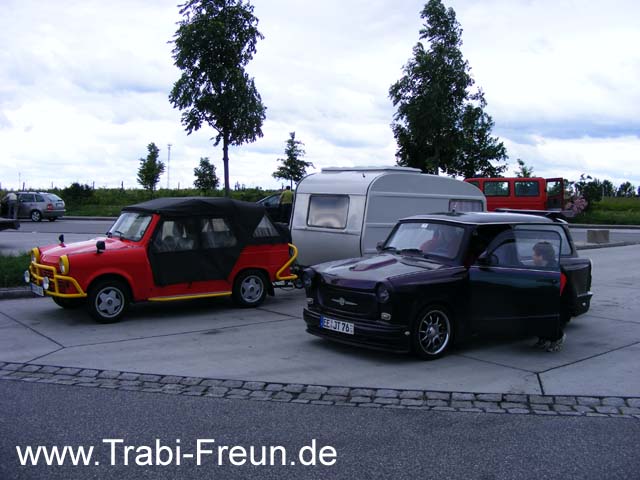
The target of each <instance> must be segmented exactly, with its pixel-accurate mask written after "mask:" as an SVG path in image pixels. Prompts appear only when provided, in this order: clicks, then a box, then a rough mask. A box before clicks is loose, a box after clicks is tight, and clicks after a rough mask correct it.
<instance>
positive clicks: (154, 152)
mask: <svg viewBox="0 0 640 480" xmlns="http://www.w3.org/2000/svg"><path fill="white" fill-rule="evenodd" d="M147 151H148V152H149V153H147V158H141V159H140V168H138V183H139V184H140V185H142V187H143V188H144V189H145V190H149V192H151V196H153V192H154V190H155V189H156V185H157V184H158V181H159V180H160V175H162V174H163V173H164V163H163V162H162V161H160V160H158V154H159V153H160V150H159V149H158V147H156V144H155V143H153V142H151V143H150V144H149V145H147Z"/></svg>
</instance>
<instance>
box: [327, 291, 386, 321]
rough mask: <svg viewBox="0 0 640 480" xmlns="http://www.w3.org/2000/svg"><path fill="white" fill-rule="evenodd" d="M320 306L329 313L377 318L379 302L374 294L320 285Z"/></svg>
mask: <svg viewBox="0 0 640 480" xmlns="http://www.w3.org/2000/svg"><path fill="white" fill-rule="evenodd" d="M318 293H319V295H318V297H319V299H318V300H319V301H320V305H322V307H323V309H325V310H327V311H329V312H336V313H339V314H345V315H348V316H355V317H361V318H377V317H378V302H377V300H376V295H375V293H373V292H363V291H360V290H352V289H346V288H338V287H333V286H331V285H327V284H323V285H320V288H319V290H318Z"/></svg>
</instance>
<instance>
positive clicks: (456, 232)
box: [384, 222, 464, 259]
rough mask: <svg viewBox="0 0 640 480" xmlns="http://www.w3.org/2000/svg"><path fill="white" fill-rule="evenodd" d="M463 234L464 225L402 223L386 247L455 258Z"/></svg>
mask: <svg viewBox="0 0 640 480" xmlns="http://www.w3.org/2000/svg"><path fill="white" fill-rule="evenodd" d="M463 234H464V228H463V227H457V226H454V225H447V224H443V223H422V222H411V223H401V224H400V225H399V226H398V228H397V229H396V230H395V231H394V232H393V233H392V234H391V237H389V239H388V240H387V243H386V244H385V246H384V249H385V250H394V251H398V252H400V253H414V254H415V253H419V254H422V255H425V256H432V255H433V256H438V257H444V258H449V259H453V258H455V257H457V256H458V252H459V251H460V245H461V243H462V237H463Z"/></svg>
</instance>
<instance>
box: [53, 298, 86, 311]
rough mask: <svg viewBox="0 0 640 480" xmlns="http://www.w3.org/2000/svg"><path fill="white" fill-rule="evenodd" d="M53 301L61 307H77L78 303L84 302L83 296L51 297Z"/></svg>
mask: <svg viewBox="0 0 640 480" xmlns="http://www.w3.org/2000/svg"><path fill="white" fill-rule="evenodd" d="M51 298H53V301H54V302H55V303H56V305H58V306H59V307H62V308H67V309H72V308H78V307H79V306H80V305H82V304H83V303H84V301H85V300H84V298H62V297H51Z"/></svg>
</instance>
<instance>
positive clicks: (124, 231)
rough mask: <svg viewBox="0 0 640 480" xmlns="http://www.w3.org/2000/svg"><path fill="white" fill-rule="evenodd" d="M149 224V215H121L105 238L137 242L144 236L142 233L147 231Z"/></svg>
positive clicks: (129, 213) (130, 213)
mask: <svg viewBox="0 0 640 480" xmlns="http://www.w3.org/2000/svg"><path fill="white" fill-rule="evenodd" d="M149 223H151V215H148V214H144V213H133V212H127V213H123V214H122V215H120V216H119V217H118V219H117V220H116V223H114V224H113V226H112V227H111V228H110V229H109V231H108V232H107V236H109V237H114V236H115V237H118V238H120V239H122V240H132V241H134V242H139V241H140V239H142V237H143V236H144V232H146V231H147V227H148V226H149Z"/></svg>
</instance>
